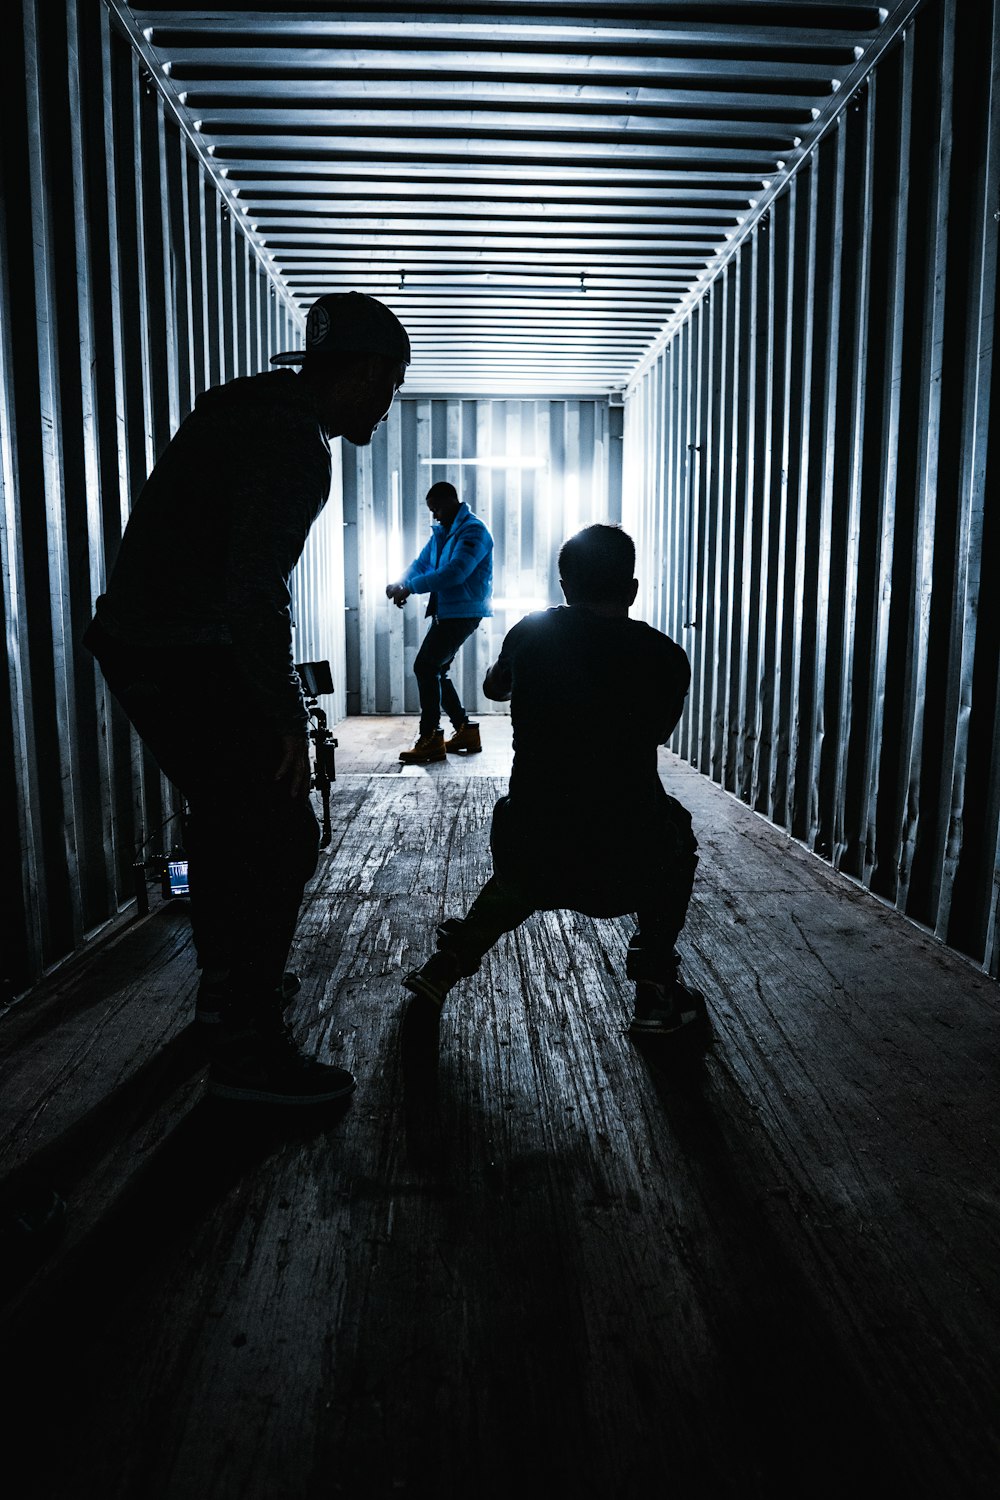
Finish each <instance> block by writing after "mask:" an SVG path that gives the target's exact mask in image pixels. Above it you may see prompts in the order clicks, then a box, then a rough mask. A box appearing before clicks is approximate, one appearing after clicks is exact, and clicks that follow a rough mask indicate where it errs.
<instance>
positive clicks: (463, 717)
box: [413, 616, 479, 735]
mask: <svg viewBox="0 0 1000 1500" xmlns="http://www.w3.org/2000/svg"><path fill="white" fill-rule="evenodd" d="M478 624H479V617H478V616H477V617H476V618H475V619H464V620H440V619H438V618H437V616H435V618H434V621H433V623H432V625H431V628H430V630H428V632H427V634H426V635H425V636H424V639H423V643H422V645H421V647H420V650H419V651H418V652H417V656H416V660H415V661H414V663H413V675H414V677H416V679H417V688H418V690H419V692H420V733H421V735H425V734H433V733H434V731H435V729H440V727H441V710H442V708H443V709H444V711H445V713H446V714H447V715H448V717H449V719H450V720H451V722H452V723H453V724H454V726H455V728H456V729H461V727H462V725H463V724H465V723H466V722H467V720H468V717H469V716H468V714H467V713H466V712H465V709H464V708H463V707H462V700H461V698H460V697H459V696H458V693H457V692H456V691H455V684H454V683H453V682H452V680H451V678H450V677H449V675H448V668H449V667H450V666H451V664H452V662H453V661H454V660H455V655H456V653H457V651H458V649H459V647H460V646H461V645H462V643H463V642H464V641H467V640H468V639H469V636H470V635H472V633H473V631H474V630H475V629H476V626H477V625H478Z"/></svg>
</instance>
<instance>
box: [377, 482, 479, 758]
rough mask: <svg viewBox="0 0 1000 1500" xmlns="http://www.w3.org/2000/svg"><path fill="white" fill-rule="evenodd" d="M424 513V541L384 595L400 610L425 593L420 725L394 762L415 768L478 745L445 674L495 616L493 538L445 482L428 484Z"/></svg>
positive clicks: (417, 665)
mask: <svg viewBox="0 0 1000 1500" xmlns="http://www.w3.org/2000/svg"><path fill="white" fill-rule="evenodd" d="M427 508H428V510H429V511H430V513H431V515H432V516H433V517H434V527H433V530H432V531H431V536H430V540H429V541H428V543H427V545H426V546H425V547H424V549H423V551H422V552H421V553H420V556H419V557H418V558H417V560H416V562H413V563H411V564H410V566H409V567H408V568H407V570H406V572H405V573H404V574H403V577H402V578H401V579H400V581H399V582H398V583H390V584H387V585H386V590H385V592H386V597H387V598H389V599H391V600H392V602H393V603H394V604H395V605H396V606H397V607H398V608H399V609H402V608H403V606H404V604H405V603H406V601H407V599H408V598H409V597H410V595H411V594H430V599H429V600H428V601H427V611H426V614H427V618H428V619H429V620H430V621H431V628H430V629H429V630H428V632H427V634H426V635H425V636H424V640H423V644H422V645H421V647H420V650H419V651H418V652H417V657H416V660H415V662H414V663H413V675H414V676H415V677H416V679H417V687H418V689H419V692H420V728H419V731H418V737H417V742H416V744H415V745H414V746H413V749H412V750H404V751H403V752H402V754H401V755H400V757H399V758H400V760H402V761H406V762H408V763H410V764H413V765H426V764H427V763H428V762H429V761H433V760H444V759H445V757H446V755H447V754H448V753H449V752H451V754H453V755H455V754H461V753H462V752H465V753H469V754H474V753H475V752H476V751H477V750H481V749H482V748H483V747H482V745H481V743H480V739H479V725H478V724H470V723H469V716H468V714H467V713H466V712H465V709H464V708H463V707H462V700H461V698H460V697H459V695H458V692H457V690H456V688H455V684H454V683H453V682H452V680H451V677H450V676H449V675H448V669H449V668H450V666H451V664H452V662H453V661H454V660H455V656H456V654H457V652H458V650H459V647H460V646H461V645H462V644H463V642H465V641H467V640H468V638H469V636H470V635H472V633H473V631H474V630H475V629H476V627H477V625H478V624H479V622H480V620H482V619H484V618H486V617H488V616H489V615H492V613H493V605H492V602H491V601H492V598H493V538H492V537H491V536H490V533H489V531H488V529H487V527H486V526H485V525H484V523H483V522H482V521H480V519H479V517H478V516H474V515H473V514H472V511H471V510H470V509H469V507H468V506H467V505H466V504H465V503H464V502H460V501H459V498H458V491H457V490H456V489H455V486H454V485H453V484H448V483H447V481H446V480H442V481H441V483H440V484H433V485H431V487H430V489H429V490H428V491H427ZM442 708H443V709H444V711H445V713H446V714H447V715H448V717H449V719H450V720H451V722H452V725H453V727H454V730H455V732H454V734H453V735H452V736H451V738H450V739H448V740H446V739H445V737H444V732H443V730H442V728H441V710H442Z"/></svg>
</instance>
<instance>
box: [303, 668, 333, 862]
mask: <svg viewBox="0 0 1000 1500" xmlns="http://www.w3.org/2000/svg"><path fill="white" fill-rule="evenodd" d="M295 670H296V672H297V673H298V674H299V681H300V682H301V684H302V696H303V697H304V698H305V700H306V712H307V713H308V715H309V718H310V720H311V724H312V727H311V728H310V730H309V739H310V740H311V742H312V746H313V755H312V761H313V766H312V776H311V778H310V783H309V784H310V786H311V787H312V788H313V789H314V790H315V791H317V792H319V795H320V800H321V802H322V804H323V817H322V821H321V830H322V831H321V833H320V840H319V847H320V848H321V849H325V848H326V847H327V846H328V845H329V842H330V838H331V828H330V787H331V785H332V784H333V782H335V781H336V779H337V761H336V750H337V741H336V740H335V739H334V737H333V735H332V734H331V733H330V729H329V725H328V724H327V721H326V714H325V713H324V711H323V709H321V708H320V706H319V703H318V701H317V700H318V699H319V698H320V697H321V696H323V695H324V694H326V693H332V692H333V690H334V689H333V673H332V672H331V671H330V663H329V662H328V661H303V662H296V663H295Z"/></svg>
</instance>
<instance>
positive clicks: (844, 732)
mask: <svg viewBox="0 0 1000 1500" xmlns="http://www.w3.org/2000/svg"><path fill="white" fill-rule="evenodd" d="M861 108H862V106H861V105H860V104H857V103H856V104H854V105H852V106H851V110H850V111H848V113H847V115H846V116H845V118H846V119H847V120H848V121H849V122H850V120H851V118H852V116H853V115H856V114H858V113H860V111H861ZM861 126H862V139H861V143H860V154H861V163H862V164H861V171H860V179H859V181H857V182H856V183H855V184H853V186H854V191H855V193H856V194H857V196H858V217H857V228H858V230H859V234H858V236H857V240H856V242H855V243H852V244H850V245H849V246H848V247H847V248H848V249H849V251H850V253H851V255H852V258H853V260H854V263H855V268H856V269H855V276H856V284H855V306H854V320H853V322H854V340H853V347H852V354H853V358H852V360H851V364H850V379H851V384H850V405H849V413H848V420H849V422H850V433H849V437H850V457H849V461H848V462H849V471H848V479H847V497H848V507H847V536H846V556H845V564H844V578H845V582H846V585H847V587H846V588H845V590H844V625H843V634H842V637H841V669H840V671H841V676H840V706H839V713H838V734H837V751H836V761H835V768H834V775H833V789H832V797H833V807H832V824H831V834H832V838H831V843H832V847H831V852H830V858H831V862H832V863H833V865H834V868H835V869H840V868H841V865H842V863H843V859H844V854H845V852H846V851H847V850H848V847H849V845H850V844H851V843H854V844H855V845H856V843H857V828H858V824H857V821H856V819H857V807H856V805H855V806H854V807H853V808H848V806H847V803H846V798H847V775H848V756H849V755H850V754H851V753H852V746H853V743H854V738H855V735H856V733H857V732H858V729H857V726H856V725H855V723H854V720H853V688H854V673H855V670H856V667H855V663H856V661H857V653H858V652H859V649H860V647H861V646H862V645H863V643H859V641H858V639H857V631H858V608H857V601H858V593H859V591H860V590H861V588H862V586H863V582H864V579H863V576H862V575H863V573H864V572H865V571H866V570H867V566H868V560H867V559H866V558H863V557H862V555H861V550H860V532H861V483H862V447H863V442H864V431H865V423H866V421H867V420H868V412H867V382H866V375H867V358H866V355H867V349H868V313H869V301H870V296H871V264H870V262H871V250H872V243H871V234H872V190H873V170H874V143H875V135H874V127H875V112H874V108H873V100H872V98H871V96H870V95H869V97H867V98H866V101H865V105H864V118H863V120H862V121H861ZM861 732H862V733H863V730H862V731H861ZM849 820H850V822H851V827H850V828H849V826H848V824H849ZM851 873H852V874H855V875H856V874H857V873H858V871H857V869H856V868H855V869H852V871H851Z"/></svg>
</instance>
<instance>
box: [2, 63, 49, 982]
mask: <svg viewBox="0 0 1000 1500" xmlns="http://www.w3.org/2000/svg"><path fill="white" fill-rule="evenodd" d="M7 45H8V46H12V45H13V43H12V40H11V38H10V35H9V33H8V38H7ZM15 65H16V64H15ZM23 143H24V142H23V137H21V138H18V139H17V140H16V142H15V140H14V138H13V133H12V132H11V133H10V134H9V135H8V137H7V140H6V142H5V143H4V144H5V145H6V146H8V147H10V146H14V145H16V146H17V147H18V148H20V147H21V145H22V144H23ZM2 165H3V158H2V155H0V172H2ZM8 202H9V197H8V194H7V184H6V182H5V181H3V180H2V179H0V496H2V498H3V503H4V524H3V530H2V533H0V564H2V566H3V602H4V621H3V623H4V651H5V654H6V669H7V692H8V695H9V704H10V717H11V727H12V730H13V734H12V739H11V747H10V749H11V759H12V767H11V769H12V780H13V782H14V791H15V797H16V805H15V808H14V822H15V823H16V826H17V834H18V842H19V845H20V857H19V858H18V860H17V861H16V864H15V872H16V874H15V879H16V881H17V882H18V885H17V888H18V894H19V898H18V902H17V908H16V910H15V911H14V912H11V913H10V914H9V915H10V917H11V918H12V920H13V923H14V926H13V929H12V930H13V931H15V932H16V931H17V930H18V923H17V919H18V917H20V918H21V930H22V932H23V950H22V952H21V953H20V954H16V953H15V952H14V951H13V949H12V950H11V951H8V952H7V954H6V955H5V960H4V970H5V972H3V973H0V981H2V982H3V983H4V985H5V986H9V987H10V988H11V989H13V990H14V991H15V992H16V991H17V990H18V989H20V988H21V987H22V985H23V983H24V981H25V979H26V978H27V974H28V971H29V970H30V968H31V966H32V965H34V966H35V967H36V968H37V967H40V965H41V952H42V940H43V935H42V922H41V913H40V909H39V903H38V900H37V892H38V891H39V889H40V868H41V860H40V857H39V841H40V834H39V830H38V828H37V826H36V810H37V806H38V801H37V793H36V787H37V779H36V769H37V761H36V757H35V746H34V715H33V714H32V712H31V663H30V657H29V655H28V642H27V613H26V578H25V559H24V552H23V534H22V528H21V515H20V510H21V503H20V493H21V488H20V473H19V464H18V436H19V435H18V430H17V422H16V410H15V401H14V386H13V378H14V359H13V349H12V347H11V339H12V319H11V291H12V288H11V276H10V264H9V244H8V224H7V203H8ZM19 293H22V294H23V289H19Z"/></svg>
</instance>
